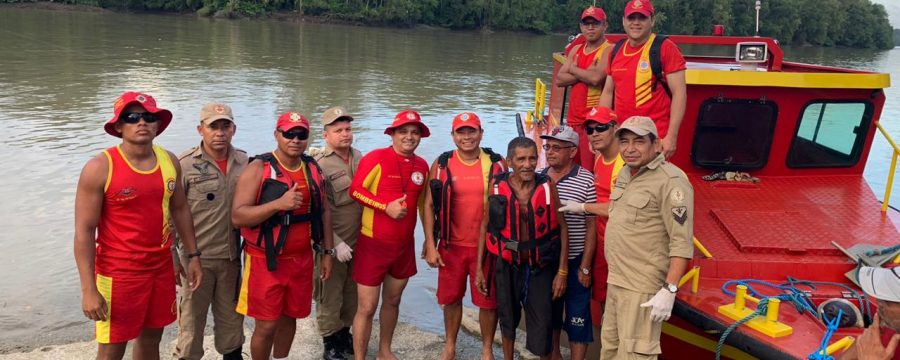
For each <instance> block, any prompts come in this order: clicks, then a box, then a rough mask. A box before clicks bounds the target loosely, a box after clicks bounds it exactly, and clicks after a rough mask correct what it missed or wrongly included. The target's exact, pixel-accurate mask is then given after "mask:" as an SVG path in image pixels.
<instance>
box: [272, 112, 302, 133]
mask: <svg viewBox="0 0 900 360" xmlns="http://www.w3.org/2000/svg"><path fill="white" fill-rule="evenodd" d="M295 127H302V128H304V129H306V131H309V120H307V119H306V116H303V114H301V113H298V112H294V111H288V112H286V113H284V114H281V116H279V117H278V122H277V123H275V129H276V130H281V131H290V130H291V129H293V128H295Z"/></svg>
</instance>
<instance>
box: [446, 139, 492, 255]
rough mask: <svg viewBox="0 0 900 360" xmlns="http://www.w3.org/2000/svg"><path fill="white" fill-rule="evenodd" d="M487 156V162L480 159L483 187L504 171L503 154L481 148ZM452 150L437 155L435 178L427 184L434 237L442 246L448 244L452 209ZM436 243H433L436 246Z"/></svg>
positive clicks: (447, 245)
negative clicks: (483, 175) (432, 214)
mask: <svg viewBox="0 0 900 360" xmlns="http://www.w3.org/2000/svg"><path fill="white" fill-rule="evenodd" d="M481 150H482V151H484V153H485V154H487V156H488V157H489V159H490V160H489V162H486V161H484V159H482V160H481V166H482V169H483V171H482V172H483V173H486V175H487V178H486V180H485V189H487V188H488V187H489V185H490V184H491V181H492V180H493V179H494V178H495V177H497V176H498V175H500V174H503V173H505V172H506V167H505V166H503V163H502V162H501V161H502V160H503V156H500V155H499V154H497V153H495V152H494V151H493V150H491V149H490V148H481ZM451 156H453V151H447V152H444V153H443V154H441V155H440V156H438V161H437V163H438V168H437V179H431V181H429V183H428V186H429V187H430V188H431V200H432V204H433V207H434V217H435V219H434V239H435V241H437V242H438V243H443V245H444V248H447V247H449V246H450V229H451V226H450V216H451V214H452V213H453V210H452V209H451V208H450V206H451V204H453V202H452V197H453V182H452V181H451V179H453V175H452V174H451V173H450V167H449V166H448V163H449V161H450V157H451ZM437 245H438V244H435V246H437Z"/></svg>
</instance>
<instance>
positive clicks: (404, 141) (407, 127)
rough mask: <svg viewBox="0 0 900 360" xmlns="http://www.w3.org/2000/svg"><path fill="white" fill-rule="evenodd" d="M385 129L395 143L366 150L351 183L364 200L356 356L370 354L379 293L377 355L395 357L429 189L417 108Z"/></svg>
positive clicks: (357, 267)
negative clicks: (418, 213)
mask: <svg viewBox="0 0 900 360" xmlns="http://www.w3.org/2000/svg"><path fill="white" fill-rule="evenodd" d="M384 133H385V134H387V135H390V136H391V146H389V147H386V148H381V149H376V150H373V151H372V152H370V153H368V154H366V155H365V156H363V158H362V159H360V161H359V171H358V172H357V173H356V175H354V176H353V183H351V184H350V195H351V197H353V199H354V200H356V201H357V202H359V203H360V204H361V205H362V206H363V212H362V228H361V230H360V234H359V239H358V242H357V244H356V260H355V262H354V264H353V274H352V276H353V280H354V281H356V283H357V290H358V294H359V304H358V305H357V311H356V317H354V319H353V332H354V333H355V335H356V336H354V337H353V352H354V356H355V357H356V359H357V360H363V359H365V358H366V352H367V349H368V346H369V336H370V335H371V334H372V319H373V318H374V316H375V310H377V309H378V303H379V300H378V298H379V296H380V297H381V298H382V300H383V302H382V304H381V313H380V316H379V321H380V325H381V330H380V332H379V336H378V355H377V357H378V359H384V360H396V359H397V357H396V356H395V355H394V353H393V352H392V351H391V342H392V341H393V338H394V329H395V328H396V327H397V317H398V316H399V312H400V298H401V296H402V295H403V289H404V288H406V284H407V282H408V281H409V278H410V277H412V276H413V275H415V274H416V255H415V251H416V250H415V234H414V232H415V229H416V210H418V209H419V207H420V206H421V205H422V198H423V197H424V195H425V193H424V192H423V191H422V190H423V189H424V188H425V177H426V176H427V173H428V163H427V162H425V159H422V158H421V157H419V156H417V155H416V152H415V151H416V148H418V147H419V142H420V141H421V140H422V138H423V137H428V136H429V135H430V131H429V130H428V127H427V126H425V124H424V123H422V118H421V117H420V116H419V113H417V112H415V111H413V110H404V111H401V112H400V113H398V114H397V116H395V117H394V121H393V123H392V124H391V126H389V127H388V128H387V129H385V130H384Z"/></svg>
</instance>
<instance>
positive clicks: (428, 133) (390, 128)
mask: <svg viewBox="0 0 900 360" xmlns="http://www.w3.org/2000/svg"><path fill="white" fill-rule="evenodd" d="M407 124H415V125H418V126H419V131H420V132H421V133H422V137H423V138H427V137H429V136H431V130H429V129H428V126H426V125H425V124H424V123H421V122H418V121H407V122H404V123H402V124H397V126H388V128H387V129H384V134H385V135H391V134H393V133H394V130H395V129H397V128H398V127H402V126H404V125H407Z"/></svg>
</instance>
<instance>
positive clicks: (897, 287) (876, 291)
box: [857, 266, 900, 302]
mask: <svg viewBox="0 0 900 360" xmlns="http://www.w3.org/2000/svg"><path fill="white" fill-rule="evenodd" d="M895 269H896V268H895ZM857 281H858V282H859V286H860V287H861V288H862V289H863V291H865V292H866V294H867V295H869V296H871V297H873V298H876V299H879V300H884V301H891V302H900V274H897V273H896V272H895V270H894V269H886V268H874V267H868V266H863V267H861V268H860V269H859V273H857ZM876 285H877V288H876Z"/></svg>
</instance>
